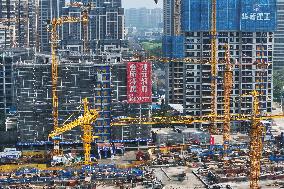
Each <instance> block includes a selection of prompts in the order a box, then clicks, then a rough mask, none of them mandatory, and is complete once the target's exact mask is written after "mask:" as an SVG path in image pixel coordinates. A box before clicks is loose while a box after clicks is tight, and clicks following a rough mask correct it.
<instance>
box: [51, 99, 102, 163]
mask: <svg viewBox="0 0 284 189" xmlns="http://www.w3.org/2000/svg"><path fill="white" fill-rule="evenodd" d="M83 104H84V115H83V116H82V117H79V118H78V119H76V120H74V121H72V122H70V123H68V124H66V125H63V126H62V127H57V128H56V129H54V131H52V132H51V133H50V134H49V135H48V137H49V138H54V137H56V136H59V135H61V134H63V133H65V132H67V131H70V130H72V129H74V128H75V127H78V126H81V129H82V130H83V136H82V141H83V147H84V156H85V159H84V165H91V164H92V162H91V155H90V154H91V143H92V142H93V141H94V139H96V138H99V137H97V136H94V135H93V133H92V130H93V127H92V123H94V122H95V121H96V120H97V117H98V112H97V111H96V110H95V109H89V102H88V99H87V98H84V99H83Z"/></svg>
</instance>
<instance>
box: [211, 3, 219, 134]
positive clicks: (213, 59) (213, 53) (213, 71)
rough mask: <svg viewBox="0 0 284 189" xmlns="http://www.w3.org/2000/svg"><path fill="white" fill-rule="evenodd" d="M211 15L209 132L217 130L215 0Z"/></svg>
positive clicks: (213, 132) (212, 132)
mask: <svg viewBox="0 0 284 189" xmlns="http://www.w3.org/2000/svg"><path fill="white" fill-rule="evenodd" d="M211 2H212V7H211V9H212V10H211V11H212V15H211V32H210V33H211V114H212V115H213V116H212V120H211V125H210V128H209V131H210V134H215V133H216V132H217V126H216V121H215V117H216V116H217V63H218V61H217V47H218V46H217V10H216V0H212V1H211Z"/></svg>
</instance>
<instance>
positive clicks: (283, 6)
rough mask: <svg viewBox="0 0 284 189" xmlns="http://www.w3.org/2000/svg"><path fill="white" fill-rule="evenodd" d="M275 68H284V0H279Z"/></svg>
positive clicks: (274, 57) (274, 56)
mask: <svg viewBox="0 0 284 189" xmlns="http://www.w3.org/2000/svg"><path fill="white" fill-rule="evenodd" d="M273 68H274V69H275V70H280V69H283V68H284V0H277V30H276V31H275V42H274V53H273Z"/></svg>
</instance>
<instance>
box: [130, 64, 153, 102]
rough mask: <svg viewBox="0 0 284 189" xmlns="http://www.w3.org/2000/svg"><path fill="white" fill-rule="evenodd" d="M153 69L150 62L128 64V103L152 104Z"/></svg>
mask: <svg viewBox="0 0 284 189" xmlns="http://www.w3.org/2000/svg"><path fill="white" fill-rule="evenodd" d="M151 74H152V67H151V64H150V62H128V64H127V102H128V103H130V104H134V103H147V102H152V79H151V77H152V76H151Z"/></svg>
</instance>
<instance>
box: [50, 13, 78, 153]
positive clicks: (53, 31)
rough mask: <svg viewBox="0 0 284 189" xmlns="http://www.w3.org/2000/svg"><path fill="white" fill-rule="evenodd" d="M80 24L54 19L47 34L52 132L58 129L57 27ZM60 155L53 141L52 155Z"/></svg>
mask: <svg viewBox="0 0 284 189" xmlns="http://www.w3.org/2000/svg"><path fill="white" fill-rule="evenodd" d="M77 22H81V18H76V17H60V18H54V19H52V21H51V25H50V26H51V28H48V29H49V32H50V33H51V37H50V40H51V61H52V62H51V64H52V69H51V71H52V107H53V109H52V115H53V127H54V130H57V129H58V96H57V81H58V60H57V54H56V53H57V52H56V49H57V44H58V41H59V37H58V33H57V27H58V26H61V25H63V24H64V23H77ZM59 154H60V150H59V141H58V140H54V150H53V155H55V156H58V155H59Z"/></svg>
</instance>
